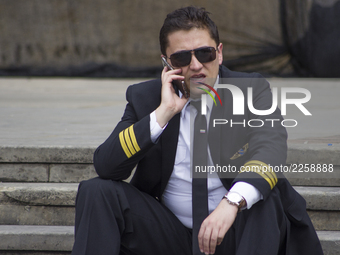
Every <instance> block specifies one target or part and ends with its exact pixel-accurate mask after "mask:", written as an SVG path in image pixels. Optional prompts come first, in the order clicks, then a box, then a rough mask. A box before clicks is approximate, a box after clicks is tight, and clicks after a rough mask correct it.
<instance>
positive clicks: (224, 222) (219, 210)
mask: <svg viewBox="0 0 340 255" xmlns="http://www.w3.org/2000/svg"><path fill="white" fill-rule="evenodd" d="M237 211H238V207H237V206H236V205H231V204H229V203H228V201H227V200H226V199H222V200H221V202H220V203H219V205H218V206H217V207H216V209H215V210H214V211H213V212H212V213H211V214H210V215H209V216H208V217H207V218H206V219H205V220H204V221H203V223H202V225H201V228H200V231H199V233H198V244H199V247H200V250H201V252H203V253H205V254H214V253H215V250H216V245H220V244H221V243H222V241H223V238H224V236H225V234H226V233H227V231H228V230H229V228H230V227H231V226H232V224H233V223H234V221H235V218H236V215H237Z"/></svg>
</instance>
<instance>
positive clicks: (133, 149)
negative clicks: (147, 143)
mask: <svg viewBox="0 0 340 255" xmlns="http://www.w3.org/2000/svg"><path fill="white" fill-rule="evenodd" d="M129 130H130V128H127V129H125V130H124V138H125V142H126V144H127V146H128V148H129V150H130V151H131V154H132V155H134V154H136V150H135V148H133V146H132V143H131V139H130V136H129Z"/></svg>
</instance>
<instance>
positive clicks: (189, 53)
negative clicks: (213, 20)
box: [169, 46, 217, 68]
mask: <svg viewBox="0 0 340 255" xmlns="http://www.w3.org/2000/svg"><path fill="white" fill-rule="evenodd" d="M207 50H209V51H210V52H209V55H207V56H202V55H199V54H200V53H202V52H205V51H207ZM216 51H217V50H216V48H215V47H211V46H204V47H200V48H197V49H193V50H183V51H179V52H175V53H173V54H171V55H170V57H169V59H170V60H171V64H172V66H173V67H178V68H179V67H184V66H188V65H189V64H190V63H191V58H192V52H194V54H195V57H196V58H197V60H198V61H199V62H200V63H202V64H204V63H208V62H211V61H214V60H215V59H216ZM174 56H175V59H174ZM176 56H179V57H181V56H182V59H180V60H178V59H177V60H176ZM183 57H184V58H185V59H183Z"/></svg>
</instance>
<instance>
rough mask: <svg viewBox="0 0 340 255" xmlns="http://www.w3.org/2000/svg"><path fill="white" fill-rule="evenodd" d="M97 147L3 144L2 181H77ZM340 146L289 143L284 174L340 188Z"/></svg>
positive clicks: (87, 171)
mask: <svg viewBox="0 0 340 255" xmlns="http://www.w3.org/2000/svg"><path fill="white" fill-rule="evenodd" d="M94 150H95V147H63V146H60V147H1V146H0V182H1V181H2V182H53V183H60V182H65V183H72V182H73V183H74V182H80V181H82V180H86V179H90V178H93V177H95V176H97V174H96V172H95V170H94V167H93V163H92V162H93V161H92V160H93V152H94ZM339 154H340V145H339V144H334V145H332V146H327V145H324V144H294V143H293V144H290V145H289V150H288V160H287V166H288V168H287V170H289V171H285V172H284V174H285V176H286V177H287V179H288V180H289V181H290V182H291V183H292V185H296V186H331V187H340V157H338V155H339Z"/></svg>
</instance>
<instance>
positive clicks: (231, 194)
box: [227, 192, 242, 203]
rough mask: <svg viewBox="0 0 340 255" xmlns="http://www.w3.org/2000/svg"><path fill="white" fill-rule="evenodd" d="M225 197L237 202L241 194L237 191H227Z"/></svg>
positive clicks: (240, 198)
mask: <svg viewBox="0 0 340 255" xmlns="http://www.w3.org/2000/svg"><path fill="white" fill-rule="evenodd" d="M227 197H228V199H229V200H230V201H231V202H235V203H239V202H240V201H241V200H242V196H240V195H239V194H237V193H232V192H230V193H228V195H227Z"/></svg>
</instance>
